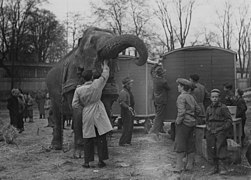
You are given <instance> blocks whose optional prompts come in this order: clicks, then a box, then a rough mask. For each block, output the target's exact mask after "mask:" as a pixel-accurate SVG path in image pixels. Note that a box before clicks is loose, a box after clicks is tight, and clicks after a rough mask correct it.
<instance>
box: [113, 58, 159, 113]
mask: <svg viewBox="0 0 251 180" xmlns="http://www.w3.org/2000/svg"><path fill="white" fill-rule="evenodd" d="M134 61H135V60H134V57H132V56H119V58H118V71H117V72H116V74H115V81H116V82H117V84H118V86H119V91H120V90H121V89H122V79H123V78H125V77H127V76H129V77H130V78H132V79H133V80H134V82H133V87H132V93H133V95H134V99H135V112H136V115H146V116H147V115H149V114H154V113H155V111H154V106H153V101H152V87H153V86H152V85H153V82H152V77H151V75H150V71H151V67H152V64H149V63H146V64H145V65H143V66H137V65H136V64H135V62H134ZM112 112H113V114H120V106H119V103H118V102H115V103H114V104H113V107H112Z"/></svg>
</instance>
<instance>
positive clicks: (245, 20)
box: [236, 6, 251, 78]
mask: <svg viewBox="0 0 251 180" xmlns="http://www.w3.org/2000/svg"><path fill="white" fill-rule="evenodd" d="M248 14H249V7H248V6H243V7H240V8H239V17H240V18H239V19H237V21H236V26H237V29H238V37H237V41H238V47H237V56H238V62H239V66H240V74H241V78H243V77H244V74H246V75H247V72H248V66H249V61H247V57H248V53H249V52H248V38H249V35H250V34H249V31H250V24H251V19H250V18H249V17H248Z"/></svg>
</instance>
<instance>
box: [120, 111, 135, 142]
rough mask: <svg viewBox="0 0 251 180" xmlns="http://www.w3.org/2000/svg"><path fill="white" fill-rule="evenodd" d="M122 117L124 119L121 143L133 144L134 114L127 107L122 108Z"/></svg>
mask: <svg viewBox="0 0 251 180" xmlns="http://www.w3.org/2000/svg"><path fill="white" fill-rule="evenodd" d="M121 118H122V121H123V128H122V135H121V137H120V140H119V145H124V144H131V141H132V131H133V116H132V114H131V112H130V111H129V110H127V109H124V108H123V109H121Z"/></svg>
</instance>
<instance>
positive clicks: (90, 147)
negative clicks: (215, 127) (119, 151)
mask: <svg viewBox="0 0 251 180" xmlns="http://www.w3.org/2000/svg"><path fill="white" fill-rule="evenodd" d="M95 132H96V137H94V138H84V156H85V163H89V162H91V161H94V145H95V143H96V144H97V150H98V158H99V161H103V160H106V159H108V147H107V141H106V134H103V135H99V134H98V130H97V128H96V127H95Z"/></svg>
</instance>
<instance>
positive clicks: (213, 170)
mask: <svg viewBox="0 0 251 180" xmlns="http://www.w3.org/2000/svg"><path fill="white" fill-rule="evenodd" d="M217 173H219V161H218V160H214V167H213V169H212V170H211V171H209V173H208V175H213V174H217Z"/></svg>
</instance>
